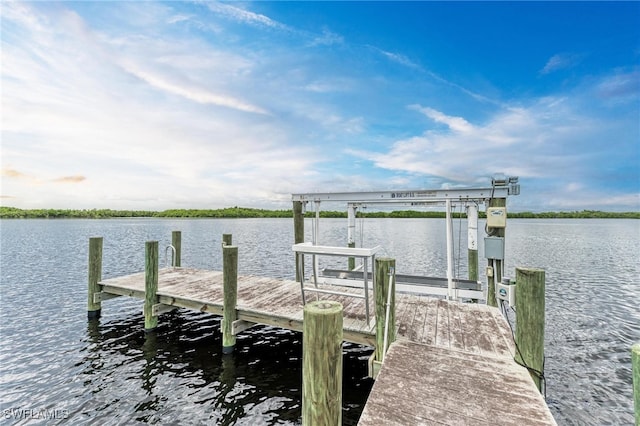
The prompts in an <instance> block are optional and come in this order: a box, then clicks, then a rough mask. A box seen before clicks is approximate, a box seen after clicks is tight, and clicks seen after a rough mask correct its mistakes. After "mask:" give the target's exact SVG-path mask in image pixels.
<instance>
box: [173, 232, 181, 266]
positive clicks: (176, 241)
mask: <svg viewBox="0 0 640 426" xmlns="http://www.w3.org/2000/svg"><path fill="white" fill-rule="evenodd" d="M171 245H172V246H173V248H175V249H176V252H175V258H174V259H173V262H171V266H176V267H180V266H181V258H182V232H180V231H173V232H171Z"/></svg>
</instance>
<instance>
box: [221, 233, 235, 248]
mask: <svg viewBox="0 0 640 426" xmlns="http://www.w3.org/2000/svg"><path fill="white" fill-rule="evenodd" d="M232 240H233V235H231V234H222V245H223V246H230V245H231V244H232Z"/></svg>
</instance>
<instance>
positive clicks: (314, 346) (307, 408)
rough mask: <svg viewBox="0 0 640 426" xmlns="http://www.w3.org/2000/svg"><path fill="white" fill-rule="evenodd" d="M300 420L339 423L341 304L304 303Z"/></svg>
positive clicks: (324, 302) (340, 422)
mask: <svg viewBox="0 0 640 426" xmlns="http://www.w3.org/2000/svg"><path fill="white" fill-rule="evenodd" d="M303 315H304V322H303V333H302V424H303V425H340V424H342V304H341V303H339V302H334V301H322V300H320V301H313V302H309V303H307V304H306V305H305V306H304V314H303Z"/></svg>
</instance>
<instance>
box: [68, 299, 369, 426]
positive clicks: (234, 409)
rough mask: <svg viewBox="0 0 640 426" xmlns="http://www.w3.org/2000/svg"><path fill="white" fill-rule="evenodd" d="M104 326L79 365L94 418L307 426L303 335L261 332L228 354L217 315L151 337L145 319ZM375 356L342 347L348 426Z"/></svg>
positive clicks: (93, 330)
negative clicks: (93, 404) (303, 419)
mask: <svg viewBox="0 0 640 426" xmlns="http://www.w3.org/2000/svg"><path fill="white" fill-rule="evenodd" d="M102 321H103V323H102V324H100V322H99V321H98V320H93V321H90V322H89V323H88V326H87V335H86V339H85V344H86V347H85V349H84V352H85V356H84V358H83V360H82V362H81V363H80V364H79V367H82V369H83V376H85V379H84V386H85V387H86V388H87V390H89V391H90V392H91V394H93V396H94V398H93V400H94V401H103V404H102V405H101V406H99V407H93V408H94V410H86V411H85V414H86V415H88V416H89V417H90V418H92V419H93V420H97V419H99V420H100V421H101V422H102V421H104V422H107V423H109V422H111V421H113V420H114V419H118V421H126V419H129V420H136V421H141V422H145V423H154V422H162V423H169V422H180V423H186V424H198V423H204V422H208V423H210V424H221V425H232V424H292V425H293V424H300V422H301V419H300V414H301V385H302V383H301V380H302V372H301V367H302V335H301V334H300V333H297V332H292V331H289V330H282V329H278V328H274V327H268V326H256V327H253V328H252V329H250V331H247V332H244V333H242V334H240V335H239V336H238V338H237V344H236V348H235V351H234V352H233V353H232V354H228V355H223V354H222V342H221V336H220V331H219V324H220V318H219V317H216V316H213V315H210V314H202V313H195V312H190V311H187V310H178V311H173V312H170V313H168V314H164V315H163V316H162V318H161V321H160V323H159V324H160V325H159V327H158V328H157V329H156V331H153V332H147V333H145V332H144V331H143V330H142V326H141V325H142V318H141V317H139V316H135V317H127V318H124V319H120V320H116V321H110V322H107V321H104V319H103V320H102ZM371 352H372V350H371V348H367V347H362V346H359V345H355V344H348V343H345V345H344V363H345V367H344V380H343V387H344V391H343V393H344V396H343V405H344V409H343V417H344V424H355V423H357V420H358V418H359V416H360V412H361V411H362V408H363V406H364V403H365V401H366V398H367V396H368V394H369V391H370V390H371V385H372V383H373V382H372V381H371V380H370V379H368V378H367V377H366V375H367V371H366V369H367V365H366V361H367V359H368V357H369V355H370V354H371ZM127 406H130V408H131V411H129V412H127V410H126V409H123V407H127Z"/></svg>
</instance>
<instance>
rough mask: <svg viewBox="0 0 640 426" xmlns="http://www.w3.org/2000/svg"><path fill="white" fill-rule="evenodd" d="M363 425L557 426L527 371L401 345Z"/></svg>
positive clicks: (504, 362) (498, 361)
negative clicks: (487, 425)
mask: <svg viewBox="0 0 640 426" xmlns="http://www.w3.org/2000/svg"><path fill="white" fill-rule="evenodd" d="M409 361H410V362H409ZM358 424H359V425H361V426H369V425H380V424H385V425H387V424H391V425H394V424H395V425H423V424H425V425H426V424H455V425H458V424H474V425H475V424H491V425H494V424H504V425H522V424H533V425H536V424H539V425H548V424H555V421H554V420H553V417H552V416H551V414H550V412H549V410H548V408H547V406H546V404H545V402H544V400H543V398H542V396H541V395H540V393H539V392H538V390H537V388H536V387H535V385H534V384H533V381H532V380H531V378H530V376H529V373H528V372H527V370H526V369H524V368H523V367H520V366H519V365H517V364H515V363H514V362H513V361H511V360H508V359H504V358H500V357H492V356H483V355H478V354H469V353H467V352H462V351H457V350H450V349H446V348H440V347H436V346H429V345H423V344H419V343H415V342H409V341H398V342H396V343H394V344H393V345H392V347H391V348H390V350H389V352H387V355H386V358H385V361H384V364H383V367H382V370H381V371H380V373H379V375H378V378H377V379H376V382H375V383H374V385H373V388H372V390H371V394H370V395H369V399H368V401H367V404H366V406H365V408H364V410H363V412H362V415H361V417H360V421H359V423H358Z"/></svg>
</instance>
